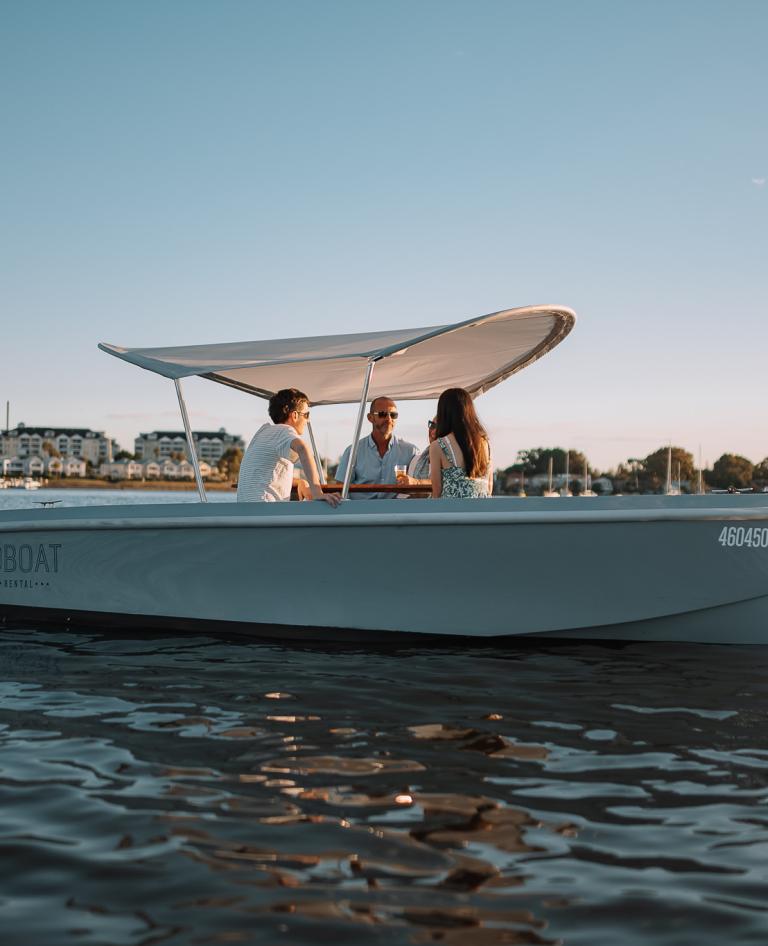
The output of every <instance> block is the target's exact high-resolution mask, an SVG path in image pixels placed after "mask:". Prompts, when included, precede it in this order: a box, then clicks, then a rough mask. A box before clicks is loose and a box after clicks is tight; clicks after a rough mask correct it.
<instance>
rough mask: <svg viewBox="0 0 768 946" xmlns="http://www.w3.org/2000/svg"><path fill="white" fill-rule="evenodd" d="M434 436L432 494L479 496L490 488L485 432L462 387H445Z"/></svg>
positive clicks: (489, 467)
mask: <svg viewBox="0 0 768 946" xmlns="http://www.w3.org/2000/svg"><path fill="white" fill-rule="evenodd" d="M436 433H437V439H436V440H435V442H434V443H432V444H430V446H429V475H430V479H431V480H432V498H433V499H439V498H440V497H441V496H445V497H451V498H453V499H481V498H484V497H486V496H490V495H491V492H492V491H493V471H492V469H491V448H490V445H489V443H488V434H487V433H486V432H485V428H484V427H483V425H482V424H481V423H480V420H479V418H478V416H477V414H476V412H475V406H474V404H473V403H472V398H471V397H470V396H469V393H468V392H467V391H465V390H464V388H448V390H446V391H443V393H442V394H441V395H440V400H439V401H438V402H437V430H436Z"/></svg>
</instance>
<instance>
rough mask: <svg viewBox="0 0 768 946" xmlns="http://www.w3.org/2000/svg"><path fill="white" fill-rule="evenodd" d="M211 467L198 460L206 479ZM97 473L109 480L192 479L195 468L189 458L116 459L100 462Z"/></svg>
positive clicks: (201, 472)
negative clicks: (159, 461)
mask: <svg viewBox="0 0 768 946" xmlns="http://www.w3.org/2000/svg"><path fill="white" fill-rule="evenodd" d="M211 472H212V467H211V466H210V464H208V463H206V462H205V461H203V460H201V461H200V474H201V475H202V477H203V478H204V479H207V478H208V477H209V476H210V475H211ZM99 475H100V476H103V477H104V478H105V479H109V480H160V479H162V480H193V479H194V478H195V470H194V467H193V466H192V464H191V463H190V462H189V460H180V461H179V462H178V463H177V462H176V461H174V460H164V461H163V462H162V463H158V462H157V461H156V460H145V461H141V460H116V461H114V462H113V463H102V464H101V466H100V467H99Z"/></svg>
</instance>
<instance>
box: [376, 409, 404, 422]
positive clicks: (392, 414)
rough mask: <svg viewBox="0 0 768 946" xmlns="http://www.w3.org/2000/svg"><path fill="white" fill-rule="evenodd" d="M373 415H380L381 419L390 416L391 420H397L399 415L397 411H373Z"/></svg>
mask: <svg viewBox="0 0 768 946" xmlns="http://www.w3.org/2000/svg"><path fill="white" fill-rule="evenodd" d="M373 416H374V417H380V418H381V419H382V420H383V419H384V418H385V417H391V418H392V420H397V418H398V417H399V416H400V415H399V414H398V413H397V411H373Z"/></svg>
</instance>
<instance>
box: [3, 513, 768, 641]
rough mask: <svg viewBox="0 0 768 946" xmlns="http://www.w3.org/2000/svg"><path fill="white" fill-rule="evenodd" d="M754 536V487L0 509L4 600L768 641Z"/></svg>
mask: <svg viewBox="0 0 768 946" xmlns="http://www.w3.org/2000/svg"><path fill="white" fill-rule="evenodd" d="M724 529H725V530H726V532H725V533H724V532H723V530H724ZM729 529H731V530H732V531H731V532H730V533H729V532H728V530H729ZM739 529H741V530H742V531H741V532H740V533H739V531H738V530H739ZM747 530H749V531H748V532H747ZM745 537H746V538H745ZM730 538H733V542H732V544H728V541H729V539H730ZM737 540H738V541H737ZM763 541H764V542H765V546H768V503H766V499H765V497H753V496H733V497H731V496H725V497H724V496H717V497H712V496H707V497H698V496H691V497H607V498H600V499H595V500H593V501H591V502H587V501H585V500H582V499H579V498H573V499H561V500H560V501H559V502H558V503H556V504H553V503H551V502H548V501H546V500H536V499H523V500H519V499H513V498H509V499H508V498H500V499H493V500H490V501H456V500H442V501H438V502H435V501H428V500H409V501H402V500H401V501H378V502H349V503H345V504H344V506H343V508H341V509H339V510H335V511H334V510H332V509H330V508H329V507H327V506H326V505H325V504H320V503H301V504H298V503H290V504H288V503H286V504H242V505H238V504H232V505H230V504H216V505H211V504H209V505H203V504H200V505H198V506H192V505H188V504H183V505H181V504H180V505H146V506H135V507H120V506H105V507H88V508H69V509H43V510H30V511H13V512H4V513H2V514H0V545H2V549H0V615H1V616H3V617H5V618H6V619H8V618H19V617H22V618H29V619H31V620H36V621H45V620H49V619H50V620H55V621H61V620H62V619H69V620H73V621H75V622H81V623H84V622H87V623H96V624H99V625H101V626H137V625H145V626H150V627H178V628H185V629H188V628H192V627H196V626H197V627H201V628H203V627H207V628H208V627H210V626H212V625H215V626H216V627H217V628H218V629H219V630H221V631H226V630H228V629H229V630H232V631H242V630H245V631H247V632H252V633H254V634H269V635H274V636H285V637H291V636H294V635H296V634H298V633H299V632H303V633H311V634H315V635H316V636H318V637H320V638H323V637H325V638H328V637H333V636H335V633H334V632H336V631H338V630H341V631H344V632H346V633H347V635H352V636H354V637H357V638H359V639H361V640H363V639H365V638H366V637H367V636H368V635H369V634H370V633H371V632H408V633H418V634H430V635H461V636H467V637H496V636H508V635H523V634H525V635H529V634H543V635H547V636H558V637H563V636H577V637H581V638H608V639H617V640H622V639H623V640H638V639H639V640H677V641H706V642H718V643H728V642H731V643H768V547H764V546H763Z"/></svg>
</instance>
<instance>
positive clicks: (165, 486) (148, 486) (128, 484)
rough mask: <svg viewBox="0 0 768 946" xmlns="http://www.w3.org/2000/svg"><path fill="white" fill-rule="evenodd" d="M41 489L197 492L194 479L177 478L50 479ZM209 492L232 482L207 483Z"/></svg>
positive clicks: (223, 489)
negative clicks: (114, 480)
mask: <svg viewBox="0 0 768 946" xmlns="http://www.w3.org/2000/svg"><path fill="white" fill-rule="evenodd" d="M40 489H144V490H170V491H173V492H196V491H197V487H196V485H195V483H194V481H192V482H189V481H186V482H181V483H180V482H178V481H175V480H167V481H166V480H117V481H116V482H114V483H113V482H111V481H110V480H95V479H79V478H78V479H74V478H72V479H66V480H49V481H48V482H47V483H41V484H40ZM205 489H206V491H207V492H211V493H213V492H232V491H233V490H232V484H231V483H206V484H205Z"/></svg>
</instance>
